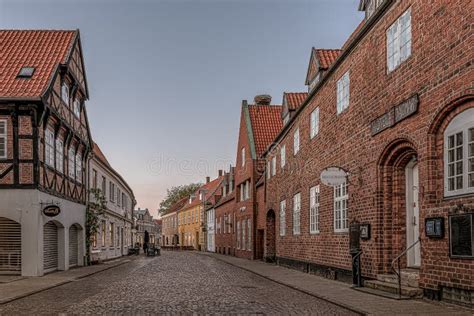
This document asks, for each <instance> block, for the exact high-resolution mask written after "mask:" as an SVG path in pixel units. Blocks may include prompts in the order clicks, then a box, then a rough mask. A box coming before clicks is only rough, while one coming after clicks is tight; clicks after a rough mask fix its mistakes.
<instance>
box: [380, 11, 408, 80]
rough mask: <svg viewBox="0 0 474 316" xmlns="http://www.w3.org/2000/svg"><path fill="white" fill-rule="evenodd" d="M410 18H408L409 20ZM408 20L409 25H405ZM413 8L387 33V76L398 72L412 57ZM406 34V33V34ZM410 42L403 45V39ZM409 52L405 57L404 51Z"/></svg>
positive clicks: (403, 14) (400, 17) (391, 26)
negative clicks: (395, 71) (405, 38)
mask: <svg viewBox="0 0 474 316" xmlns="http://www.w3.org/2000/svg"><path fill="white" fill-rule="evenodd" d="M407 16H408V18H407ZM405 19H407V21H406V22H407V24H406V25H405V24H403V23H404V22H405ZM411 28H412V27H411V7H410V8H408V9H407V10H405V11H404V12H403V13H402V14H401V15H400V16H399V17H398V18H397V19H396V20H395V21H394V22H393V23H392V24H390V26H389V27H388V28H387V30H386V31H385V37H386V46H385V49H386V53H387V56H386V58H387V59H386V66H387V74H389V73H391V72H392V71H394V70H396V69H397V68H398V67H399V66H400V65H401V64H403V62H405V61H406V60H407V59H408V58H410V56H411V55H412V39H413V37H412V32H411ZM405 32H406V33H405ZM404 36H405V37H407V38H408V40H406V41H405V42H403V43H402V40H403V38H402V37H404ZM405 47H407V48H406V49H407V51H406V52H405V54H404V55H403V54H402V53H403V49H404V48H405Z"/></svg>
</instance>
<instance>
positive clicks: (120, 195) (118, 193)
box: [117, 188, 122, 207]
mask: <svg viewBox="0 0 474 316" xmlns="http://www.w3.org/2000/svg"><path fill="white" fill-rule="evenodd" d="M121 198H122V193H120V189H119V188H117V206H118V207H121V206H122V204H121V203H122V200H121Z"/></svg>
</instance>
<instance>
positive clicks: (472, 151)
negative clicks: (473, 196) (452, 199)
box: [444, 108, 474, 196]
mask: <svg viewBox="0 0 474 316" xmlns="http://www.w3.org/2000/svg"><path fill="white" fill-rule="evenodd" d="M473 117H474V108H471V109H468V110H466V111H464V112H462V113H460V114H458V115H457V116H456V117H454V119H453V120H452V121H451V122H450V123H449V125H448V126H447V128H446V130H445V132H444V174H445V176H444V195H445V196H454V195H459V194H467V193H473V192H474V120H473V119H472V118H473Z"/></svg>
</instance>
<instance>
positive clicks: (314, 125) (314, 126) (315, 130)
mask: <svg viewBox="0 0 474 316" xmlns="http://www.w3.org/2000/svg"><path fill="white" fill-rule="evenodd" d="M309 122H310V128H309V137H310V138H311V139H313V138H314V137H316V135H318V134H319V106H318V107H317V108H315V109H314V110H313V111H312V112H311V114H310V119H309Z"/></svg>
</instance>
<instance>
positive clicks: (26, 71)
mask: <svg viewBox="0 0 474 316" xmlns="http://www.w3.org/2000/svg"><path fill="white" fill-rule="evenodd" d="M34 72H35V67H21V69H20V72H19V73H18V75H17V77H18V78H31V77H33V73H34Z"/></svg>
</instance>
